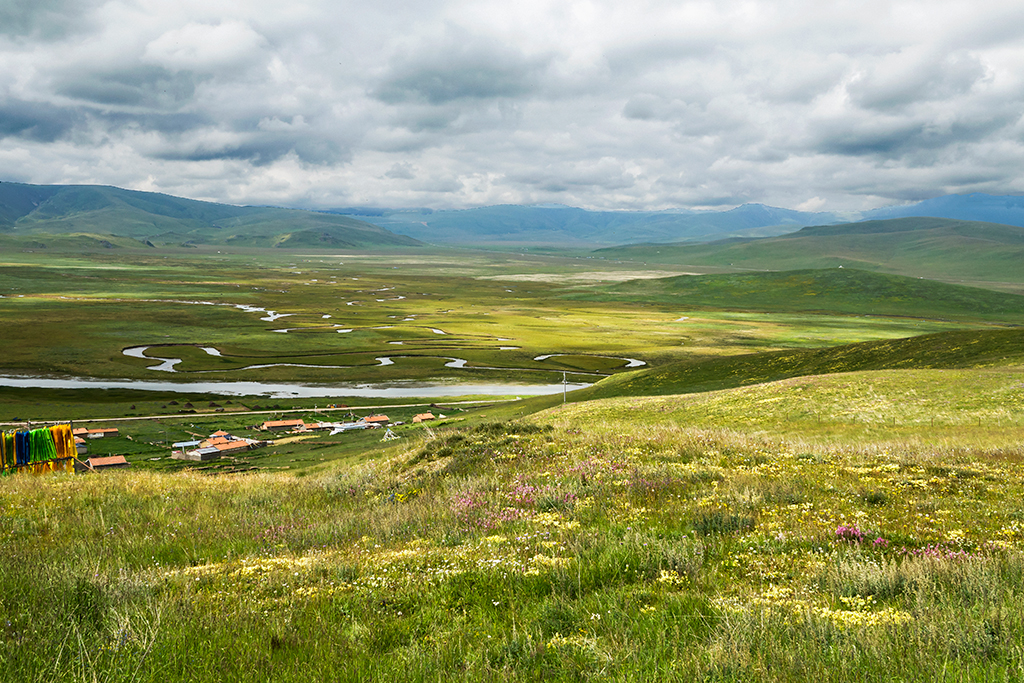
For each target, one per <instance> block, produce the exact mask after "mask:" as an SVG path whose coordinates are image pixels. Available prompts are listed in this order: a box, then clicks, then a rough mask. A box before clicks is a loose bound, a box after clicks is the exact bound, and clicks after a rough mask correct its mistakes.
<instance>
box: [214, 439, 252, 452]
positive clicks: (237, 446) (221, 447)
mask: <svg viewBox="0 0 1024 683" xmlns="http://www.w3.org/2000/svg"><path fill="white" fill-rule="evenodd" d="M213 447H214V448H216V449H217V450H218V451H237V450H245V449H247V448H249V444H247V443H246V442H244V441H228V442H226V443H216V444H214V445H213Z"/></svg>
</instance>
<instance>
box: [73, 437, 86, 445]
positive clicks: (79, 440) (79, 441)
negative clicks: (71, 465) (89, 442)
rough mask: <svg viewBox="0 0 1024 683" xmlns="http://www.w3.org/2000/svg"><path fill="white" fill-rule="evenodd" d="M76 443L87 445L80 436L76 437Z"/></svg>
mask: <svg viewBox="0 0 1024 683" xmlns="http://www.w3.org/2000/svg"><path fill="white" fill-rule="evenodd" d="M75 443H76V444H77V443H85V439H83V438H82V437H80V436H76V437H75Z"/></svg>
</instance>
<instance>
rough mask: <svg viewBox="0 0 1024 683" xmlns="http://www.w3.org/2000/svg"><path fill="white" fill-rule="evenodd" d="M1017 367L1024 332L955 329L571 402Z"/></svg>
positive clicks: (532, 405)
mask: <svg viewBox="0 0 1024 683" xmlns="http://www.w3.org/2000/svg"><path fill="white" fill-rule="evenodd" d="M1017 366H1024V329H1017V328H1012V329H998V330H956V331H952V332H939V333H936V334H925V335H920V336H917V337H909V338H906V339H887V340H880V341H870V342H860V343H856V344H845V345H842V346H832V347H826V348H819V349H792V350H783V351H767V352H762V353H749V354H741V355H735V356H724V357H722V356H716V357H710V358H708V357H700V358H693V359H691V360H685V361H679V362H676V363H668V364H666V365H661V366H657V367H651V368H644V369H642V370H635V371H633V372H624V373H620V374H617V375H614V376H612V377H608V378H605V379H603V380H601V381H600V382H597V383H596V384H594V385H592V386H590V387H587V388H585V389H578V390H576V391H573V392H571V393H570V394H568V400H569V402H571V403H585V402H587V401H592V400H596V399H605V398H616V397H627V396H637V397H639V396H670V395H676V394H694V393H701V392H708V391H718V390H721V389H731V388H735V387H743V386H750V385H754V384H762V383H765V382H775V381H778V380H784V379H790V378H794V377H809V376H813V375H826V374H833V373H849V372H861V371H874V370H920V369H969V368H987V367H1017ZM559 403H562V397H561V396H538V397H535V398H530V399H526V400H524V401H520V402H517V403H515V404H511V405H509V406H507V407H505V408H501V409H495V410H489V411H488V416H489V417H491V418H495V417H499V418H503V419H514V418H521V417H523V416H526V415H531V414H534V413H536V412H538V411H541V410H544V409H546V408H549V407H551V406H555V405H557V404H559Z"/></svg>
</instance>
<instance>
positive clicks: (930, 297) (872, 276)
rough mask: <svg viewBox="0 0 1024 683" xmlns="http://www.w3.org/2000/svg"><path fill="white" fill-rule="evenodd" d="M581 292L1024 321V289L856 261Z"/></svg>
mask: <svg viewBox="0 0 1024 683" xmlns="http://www.w3.org/2000/svg"><path fill="white" fill-rule="evenodd" d="M575 296H577V297H579V298H588V299H590V298H594V299H613V300H614V299H617V300H624V301H644V302H657V303H667V304H675V305H678V306H681V307H687V308H690V307H708V308H714V309H716V310H747V311H749V310H760V311H772V312H783V311H828V312H829V313H833V314H834V313H850V314H867V315H890V316H911V317H920V318H927V317H938V318H969V319H975V320H986V319H988V320H1006V321H1012V322H1021V321H1024V296H1021V295H1018V294H1005V293H1002V292H993V291H991V290H987V289H980V288H978V287H965V286H962V285H951V284H946V283H944V282H936V281H934V280H924V279H919V278H909V277H904V276H901V275H885V274H881V273H872V272H869V271H865V270H857V269H854V268H829V269H818V270H789V271H782V272H771V273H731V274H727V275H680V276H677V277H669V278H657V279H647V280H631V281H628V282H623V283H620V284H615V285H605V286H603V287H601V288H599V289H598V291H597V292H587V293H585V294H578V295H575Z"/></svg>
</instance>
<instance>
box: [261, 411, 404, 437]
mask: <svg viewBox="0 0 1024 683" xmlns="http://www.w3.org/2000/svg"><path fill="white" fill-rule="evenodd" d="M389 424H391V418H389V417H388V416H387V415H369V416H367V417H361V418H359V419H358V420H354V421H351V422H306V421H304V420H269V421H267V422H264V423H263V424H262V425H261V426H260V429H262V430H263V431H266V432H291V433H293V434H301V433H304V432H323V431H327V430H330V432H331V434H332V435H334V434H341V433H342V432H348V431H354V430H359V429H378V428H380V427H386V426H388V425H389ZM395 424H400V423H395Z"/></svg>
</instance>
